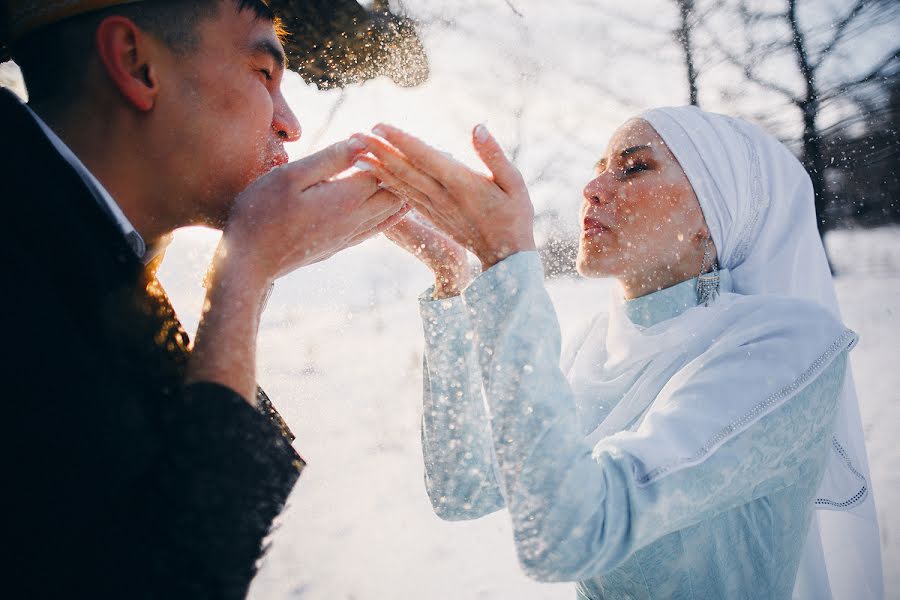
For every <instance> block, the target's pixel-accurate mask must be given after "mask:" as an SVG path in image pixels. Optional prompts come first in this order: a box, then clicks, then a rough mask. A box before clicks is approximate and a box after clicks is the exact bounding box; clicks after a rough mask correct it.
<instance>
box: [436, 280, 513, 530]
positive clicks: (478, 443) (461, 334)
mask: <svg viewBox="0 0 900 600" xmlns="http://www.w3.org/2000/svg"><path fill="white" fill-rule="evenodd" d="M419 311H420V314H421V316H422V325H423V328H424V330H425V352H424V358H423V369H422V372H423V374H422V380H423V387H424V389H423V393H422V454H423V457H424V459H425V488H426V490H427V492H428V497H429V499H430V500H431V505H432V507H433V508H434V512H435V513H436V514H437V515H438V516H439V517H441V518H442V519H446V520H462V519H475V518H478V517H481V516H483V515H486V514H488V513H491V512H494V511H496V510H499V509H500V508H502V507H503V504H504V502H503V498H502V497H501V496H500V491H499V488H498V487H497V482H496V479H495V478H494V471H493V469H494V461H493V440H492V438H491V433H490V428H489V424H488V419H487V413H486V410H485V406H484V398H483V396H482V393H481V371H480V368H479V366H478V358H477V356H476V355H475V352H474V343H473V339H474V332H473V331H472V328H471V325H470V324H469V319H468V318H467V316H466V309H465V306H464V305H463V303H462V300H461V299H460V297H459V296H455V297H452V298H446V299H442V300H432V299H431V290H428V291H426V292H425V293H424V294H422V296H421V297H420V299H419Z"/></svg>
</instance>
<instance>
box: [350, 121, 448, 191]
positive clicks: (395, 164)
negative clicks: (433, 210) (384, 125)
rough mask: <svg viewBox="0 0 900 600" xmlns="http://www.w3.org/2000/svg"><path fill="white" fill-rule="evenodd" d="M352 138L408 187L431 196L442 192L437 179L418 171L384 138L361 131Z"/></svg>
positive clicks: (442, 187)
mask: <svg viewBox="0 0 900 600" xmlns="http://www.w3.org/2000/svg"><path fill="white" fill-rule="evenodd" d="M352 139H354V140H356V141H359V142H362V143H363V144H365V146H366V150H368V151H369V152H371V153H372V154H373V155H374V156H375V158H377V159H378V160H379V161H381V165H382V166H383V168H384V169H386V170H387V171H390V172H391V174H393V175H394V176H395V177H396V178H398V179H401V180H403V181H405V182H406V183H407V184H408V185H409V186H410V187H413V188H415V189H417V190H420V191H421V192H422V193H423V194H424V195H426V196H432V197H433V196H436V195H438V194H440V193H442V192H444V186H443V185H441V183H440V182H439V181H437V180H436V179H434V178H433V177H431V176H430V175H428V174H427V173H423V172H422V171H420V170H419V169H418V168H417V167H416V166H415V165H414V164H413V163H412V162H410V160H409V159H408V158H407V157H406V156H404V155H403V154H402V153H401V152H400V151H399V150H397V149H396V148H394V147H393V146H391V145H390V144H388V143H386V142H385V141H384V140H381V139H379V138H377V137H375V136H372V135H366V134H362V133H357V134H355V135H354V136H353V138H352Z"/></svg>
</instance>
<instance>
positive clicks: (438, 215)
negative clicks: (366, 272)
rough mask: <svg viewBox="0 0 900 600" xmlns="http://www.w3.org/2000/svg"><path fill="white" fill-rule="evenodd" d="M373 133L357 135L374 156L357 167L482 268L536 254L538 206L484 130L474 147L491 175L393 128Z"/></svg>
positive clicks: (476, 136)
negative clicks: (394, 193) (519, 255)
mask: <svg viewBox="0 0 900 600" xmlns="http://www.w3.org/2000/svg"><path fill="white" fill-rule="evenodd" d="M373 132H374V133H375V134H377V135H378V136H380V137H374V136H365V135H360V134H357V135H356V136H354V137H355V138H356V139H358V140H360V141H361V142H363V143H365V144H366V148H367V149H368V150H369V152H371V153H372V154H373V155H374V158H373V157H371V156H361V157H359V158H358V159H357V162H358V163H359V164H360V165H365V166H366V167H367V169H368V170H369V171H370V172H372V174H373V175H375V176H376V177H378V179H379V180H381V181H383V182H384V183H385V184H386V185H387V186H389V187H390V188H392V189H395V190H397V191H398V193H401V194H403V195H404V196H406V197H408V198H409V200H410V201H411V202H412V203H413V204H414V205H415V208H416V210H418V211H419V212H421V213H422V214H423V215H425V216H426V217H427V218H428V220H429V221H431V222H432V223H434V224H435V225H436V226H437V227H438V228H440V229H441V230H442V231H444V232H446V233H447V234H448V235H449V236H450V237H452V238H453V239H454V240H456V241H457V242H458V243H459V244H461V245H463V246H464V247H466V248H468V249H469V250H471V251H472V252H474V253H475V255H476V256H477V257H478V258H479V259H480V260H481V264H482V268H483V269H488V268H490V267H491V266H493V265H494V264H496V263H498V262H500V261H501V260H503V259H504V258H506V257H507V256H510V255H512V254H515V253H516V252H520V251H524V250H534V248H535V243H534V207H533V206H532V205H531V200H530V198H529V197H528V190H527V189H526V187H525V182H524V180H523V179H522V175H521V174H520V173H519V171H518V170H517V169H516V168H515V166H513V164H512V163H510V162H509V160H508V159H507V158H506V156H505V155H504V154H503V150H502V149H501V148H500V145H499V144H498V143H497V141H496V140H495V139H494V138H493V137H492V136H491V135H490V133H488V130H487V129H486V128H485V127H484V126H483V125H479V126H478V127H476V128H475V129H474V131H473V132H472V144H473V146H474V148H475V151H476V152H477V153H478V156H479V158H481V160H482V162H484V164H485V165H486V166H487V168H488V169H489V170H490V172H491V176H485V175H482V174H481V173H477V172H475V171H473V170H471V169H469V168H468V167H466V166H465V165H463V164H462V163H460V162H458V161H456V160H454V159H452V158H450V157H449V156H447V155H446V154H444V153H443V152H440V151H438V150H436V149H434V148H432V147H431V146H428V145H427V144H425V143H424V142H422V141H421V140H419V139H417V138H415V137H413V136H411V135H409V134H408V133H405V132H403V131H400V130H399V129H397V128H395V127H390V126H387V125H378V126H377V127H375V128H374V129H373ZM382 138H383V139H382ZM384 140H387V142H388V143H385V141H384Z"/></svg>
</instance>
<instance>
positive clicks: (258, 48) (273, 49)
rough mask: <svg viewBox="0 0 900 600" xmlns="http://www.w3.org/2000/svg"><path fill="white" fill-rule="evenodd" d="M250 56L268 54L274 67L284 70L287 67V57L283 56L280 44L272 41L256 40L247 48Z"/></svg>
mask: <svg viewBox="0 0 900 600" xmlns="http://www.w3.org/2000/svg"><path fill="white" fill-rule="evenodd" d="M247 49H248V50H249V52H250V53H251V54H268V55H269V56H271V57H272V59H273V60H274V61H275V65H276V66H278V67H281V68H282V69H284V68H285V67H287V56H285V54H284V48H282V47H281V44H278V43H275V42H273V41H272V40H258V41H256V42H252V43H251V44H250V45H249V46H248V48H247Z"/></svg>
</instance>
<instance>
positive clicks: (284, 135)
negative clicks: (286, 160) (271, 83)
mask: <svg viewBox="0 0 900 600" xmlns="http://www.w3.org/2000/svg"><path fill="white" fill-rule="evenodd" d="M272 129H274V130H275V133H276V134H278V137H280V138H281V139H282V140H283V141H285V142H296V141H297V140H299V139H300V134H301V132H302V129H301V127H300V121H298V120H297V116H296V115H295V114H294V111H292V110H291V108H290V107H289V106H288V105H287V102H286V101H285V99H284V97H283V96H281V95H280V94H279V98H278V101H277V102H276V104H275V114H274V115H273V117H272Z"/></svg>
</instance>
